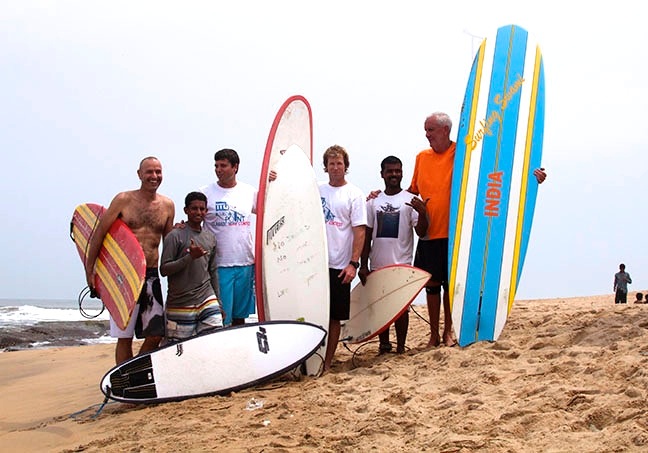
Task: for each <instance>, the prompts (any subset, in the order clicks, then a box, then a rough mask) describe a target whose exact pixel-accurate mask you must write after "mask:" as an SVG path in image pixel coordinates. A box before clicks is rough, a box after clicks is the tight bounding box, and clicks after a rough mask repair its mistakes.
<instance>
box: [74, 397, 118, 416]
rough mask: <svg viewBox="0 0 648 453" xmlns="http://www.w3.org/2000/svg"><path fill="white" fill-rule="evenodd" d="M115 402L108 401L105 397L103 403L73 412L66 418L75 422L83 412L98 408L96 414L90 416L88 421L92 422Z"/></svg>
mask: <svg viewBox="0 0 648 453" xmlns="http://www.w3.org/2000/svg"><path fill="white" fill-rule="evenodd" d="M116 402H117V401H110V400H109V398H108V397H107V396H106V397H105V398H104V400H103V403H97V404H93V405H91V406H88V407H86V408H85V409H81V410H80V411H76V412H73V413H71V414H70V415H68V418H71V419H72V420H75V421H79V420H78V417H79V415H81V414H83V413H84V412H87V411H88V410H90V409H94V408H95V407H97V406H99V409H97V412H95V413H94V414H93V415H91V416H90V419H91V420H94V419H96V418H97V417H98V416H99V414H101V412H102V411H103V410H104V408H105V407H106V405H108V404H113V403H116Z"/></svg>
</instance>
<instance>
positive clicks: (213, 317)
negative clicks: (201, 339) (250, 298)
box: [166, 296, 223, 341]
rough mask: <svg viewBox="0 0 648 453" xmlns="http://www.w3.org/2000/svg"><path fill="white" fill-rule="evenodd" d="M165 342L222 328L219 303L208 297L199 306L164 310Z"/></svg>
mask: <svg viewBox="0 0 648 453" xmlns="http://www.w3.org/2000/svg"><path fill="white" fill-rule="evenodd" d="M166 315H167V322H166V339H167V341H179V340H186V339H187V338H191V337H194V336H196V335H200V334H201V333H205V332H207V331H209V330H213V329H218V328H220V327H223V315H222V314H221V307H220V302H219V301H218V299H217V298H216V297H215V296H210V297H208V298H207V299H205V300H204V301H203V302H201V303H200V304H196V305H187V306H184V307H169V306H167V308H166Z"/></svg>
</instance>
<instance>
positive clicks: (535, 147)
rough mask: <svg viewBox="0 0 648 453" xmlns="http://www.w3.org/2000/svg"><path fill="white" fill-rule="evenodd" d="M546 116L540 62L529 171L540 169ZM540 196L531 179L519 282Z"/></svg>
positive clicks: (519, 266)
mask: <svg viewBox="0 0 648 453" xmlns="http://www.w3.org/2000/svg"><path fill="white" fill-rule="evenodd" d="M544 116H545V79H544V63H543V62H542V59H541V60H540V74H539V80H538V95H537V98H536V113H535V118H534V123H533V138H532V140H531V157H530V163H529V169H530V170H534V169H536V168H539V167H540V165H541V160H542V141H543V135H544ZM537 196H538V184H537V183H536V180H535V178H533V177H531V178H530V179H529V185H528V188H527V198H526V202H525V204H524V212H525V215H524V222H523V223H522V241H521V244H520V261H519V263H518V268H517V281H518V282H519V281H520V278H521V276H522V268H523V266H524V259H525V258H526V252H527V247H528V245H529V237H530V234H531V223H532V221H533V213H534V211H535V205H536V198H537Z"/></svg>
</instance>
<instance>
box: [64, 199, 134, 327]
mask: <svg viewBox="0 0 648 453" xmlns="http://www.w3.org/2000/svg"><path fill="white" fill-rule="evenodd" d="M104 211H105V208H104V207H103V206H101V205H98V204H93V203H84V204H81V205H79V206H77V207H76V209H75V210H74V215H73V216H72V221H71V226H70V228H71V232H72V239H73V240H74V243H75V244H76V247H77V250H78V251H79V256H80V257H81V262H82V263H84V264H85V261H86V257H87V252H88V243H89V241H90V237H91V236H92V233H93V232H94V230H95V228H96V226H97V224H98V223H99V218H100V217H101V215H102V214H103V213H104ZM145 277H146V258H145V257H144V251H143V250H142V246H141V245H140V243H139V241H138V240H137V238H136V237H135V235H134V234H133V232H132V231H131V230H130V228H128V226H127V225H126V224H125V223H124V222H123V221H122V220H121V219H117V220H116V221H115V222H114V223H113V224H112V225H111V227H110V229H109V230H108V233H107V234H106V237H105V239H104V241H103V245H102V246H101V250H100V251H99V256H98V258H97V264H96V276H95V289H96V290H97V293H98V295H99V297H100V298H101V301H102V302H103V304H104V306H105V307H106V308H107V309H108V311H109V312H110V315H111V316H112V318H113V320H114V321H115V322H116V323H117V325H118V326H119V328H120V329H124V328H125V327H126V326H127V325H128V322H129V320H130V317H131V313H132V312H133V308H134V307H135V304H136V303H137V299H138V298H139V294H140V292H141V290H142V286H143V285H144V279H145Z"/></svg>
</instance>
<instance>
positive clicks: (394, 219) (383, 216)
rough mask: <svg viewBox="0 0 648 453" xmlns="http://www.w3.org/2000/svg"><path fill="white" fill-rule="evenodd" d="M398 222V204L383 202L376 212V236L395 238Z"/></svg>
mask: <svg viewBox="0 0 648 453" xmlns="http://www.w3.org/2000/svg"><path fill="white" fill-rule="evenodd" d="M399 224H400V206H397V207H395V206H393V205H392V204H391V203H385V204H384V205H383V206H380V210H379V211H377V212H376V237H377V238H397V237H398V225H399Z"/></svg>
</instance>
